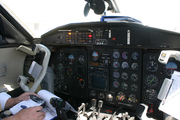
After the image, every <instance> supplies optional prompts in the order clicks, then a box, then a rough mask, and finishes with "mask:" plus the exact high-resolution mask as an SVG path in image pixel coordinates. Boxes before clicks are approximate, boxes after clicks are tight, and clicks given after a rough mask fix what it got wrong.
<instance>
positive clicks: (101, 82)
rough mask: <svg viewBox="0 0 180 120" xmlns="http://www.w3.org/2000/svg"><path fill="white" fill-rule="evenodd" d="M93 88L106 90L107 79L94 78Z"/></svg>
mask: <svg viewBox="0 0 180 120" xmlns="http://www.w3.org/2000/svg"><path fill="white" fill-rule="evenodd" d="M92 87H93V88H97V89H102V90H104V89H105V78H104V77H97V76H93V77H92Z"/></svg>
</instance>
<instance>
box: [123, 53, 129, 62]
mask: <svg viewBox="0 0 180 120" xmlns="http://www.w3.org/2000/svg"><path fill="white" fill-rule="evenodd" d="M127 54H128V52H123V53H122V58H123V59H124V60H127V59H128V56H127Z"/></svg>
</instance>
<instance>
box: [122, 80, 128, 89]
mask: <svg viewBox="0 0 180 120" xmlns="http://www.w3.org/2000/svg"><path fill="white" fill-rule="evenodd" d="M121 88H122V89H123V90H127V89H128V84H127V83H125V82H122V83H121Z"/></svg>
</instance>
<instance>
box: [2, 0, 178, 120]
mask: <svg viewBox="0 0 180 120" xmlns="http://www.w3.org/2000/svg"><path fill="white" fill-rule="evenodd" d="M20 1H21V0H20ZM68 1H70V0H68ZM3 2H4V3H3ZM21 2H23V1H21ZM121 2H122V3H123V1H121V0H119V1H118V0H85V1H84V4H83V11H81V12H82V14H83V16H85V17H87V18H88V16H90V18H91V17H92V16H91V12H93V14H98V15H100V17H99V18H98V21H93V22H92V21H88V22H87V21H86V22H71V23H68V20H69V19H68V20H66V22H67V24H63V25H59V26H56V27H54V28H51V29H50V30H47V31H46V32H44V30H42V31H43V32H44V33H43V34H41V35H40V36H39V37H37V38H34V37H32V36H31V35H32V34H31V33H30V32H29V31H30V30H28V29H25V28H24V27H26V26H23V25H21V24H19V23H20V22H21V21H18V20H17V19H15V18H16V17H17V16H13V14H10V13H12V12H13V11H8V9H7V6H6V4H7V5H8V2H7V3H6V2H5V1H4V0H2V3H1V5H0V11H1V14H0V47H1V48H0V55H1V60H0V83H1V85H0V92H9V91H15V90H16V89H17V88H18V89H19V88H21V89H22V91H26V92H29V91H30V92H35V93H38V91H41V90H42V89H45V90H47V91H48V92H47V93H43V94H44V95H45V94H47V95H48V94H49V95H52V96H55V97H59V98H61V99H63V100H65V101H66V102H68V103H66V105H70V106H71V107H72V108H73V110H71V111H70V112H69V111H66V118H67V120H140V119H142V120H149V119H152V120H174V119H175V118H173V117H174V116H173V117H171V115H169V113H165V112H163V111H161V110H159V106H160V105H162V104H161V102H162V101H163V100H161V99H159V98H160V97H162V96H161V95H162V94H163V98H164V97H167V96H166V95H164V92H165V91H166V92H169V91H168V89H169V88H167V86H169V87H171V85H170V84H168V80H170V79H171V77H172V75H173V73H174V71H176V72H177V74H178V72H179V71H180V58H179V56H178V55H179V50H180V42H179V40H180V33H179V32H177V31H171V30H166V29H162V28H156V27H151V26H148V25H144V24H143V22H142V21H140V20H139V19H135V18H133V17H129V16H126V15H123V16H121V15H119V14H118V15H114V14H111V15H109V11H110V12H115V13H120V12H121V9H120V8H119V3H121ZM131 2H132V1H131ZM141 2H142V1H141ZM23 3H24V2H23ZM45 3H46V2H45ZM60 3H63V2H62V1H61V2H60ZM133 3H134V2H133ZM165 3H166V2H165ZM49 4H51V2H50V3H49ZM152 4H153V3H152ZM79 5H80V3H79ZM121 5H122V4H121ZM44 7H45V6H44ZM56 7H57V6H56ZM66 7H67V9H70V8H68V6H66ZM76 7H77V6H76ZM162 8H163V7H162ZM24 9H25V8H24ZM32 9H33V7H32ZM129 9H130V8H129ZM14 10H15V9H14ZM39 11H41V10H39ZM71 11H73V10H71ZM141 11H143V10H141ZM14 12H15V11H14ZM41 12H42V11H41ZM46 12H47V11H46ZM64 12H66V11H64ZM20 13H21V12H20ZM60 13H61V12H60ZM21 14H22V13H21ZM51 14H52V13H51ZM51 14H49V13H48V15H47V16H46V17H48V18H47V19H50V18H51V16H53V15H51ZM76 14H78V13H76ZM56 15H57V16H61V17H63V14H62V15H61V14H56ZM39 16H40V14H39ZM68 17H69V18H70V19H72V20H73V19H74V21H75V20H76V19H75V17H74V18H73V17H71V16H68ZM37 18H38V17H37ZM77 18H78V17H77ZM92 18H93V17H92ZM92 18H91V19H92ZM34 19H35V18H34ZM43 19H45V18H43ZM51 19H53V18H51ZM171 19H172V18H171ZM24 20H25V19H24ZM59 20H60V18H58V20H57V21H59ZM81 20H82V19H81ZM52 21H53V20H52ZM54 21H56V20H54ZM62 21H63V20H62ZM157 21H158V20H157ZM27 23H28V22H27ZM31 24H32V23H30V22H29V24H27V25H29V26H31ZM44 24H46V22H44V23H43V22H42V23H41V24H40V23H36V22H34V23H33V26H34V28H35V30H36V31H37V30H38V29H39V28H40V27H42V29H43V28H44V29H46V28H45V27H44V26H45V25H44ZM54 24H55V23H54ZM59 24H60V23H59ZM50 25H52V23H50ZM178 28H180V26H176V29H177V30H178ZM38 34H39V33H38ZM37 36H38V35H37ZM165 60H166V62H164V61H165ZM32 65H33V67H32ZM29 71H30V72H29ZM34 71H35V72H34ZM17 79H18V80H17ZM167 84H168V85H167ZM8 85H10V86H11V87H12V88H13V89H15V90H9V89H7V87H5V86H8ZM49 92H50V93H49ZM160 93H162V94H160ZM18 94H19V93H18V92H13V93H12V92H11V95H12V96H14V97H15V96H16V95H18ZM166 94H167V93H166ZM45 96H46V95H45ZM0 99H1V98H0ZM58 102H59V101H58ZM54 104H55V103H53V105H54ZM63 104H65V103H63ZM54 106H55V107H56V104H55V105H54ZM54 106H53V107H54ZM71 107H70V108H71ZM81 109H82V110H81ZM56 111H57V109H56ZM72 111H73V112H72ZM74 111H76V112H74ZM63 112H64V111H62V114H63ZM60 114H61V113H60ZM58 116H59V113H58ZM60 116H61V115H60ZM177 116H178V115H177ZM61 117H62V116H61ZM63 117H64V116H63ZM63 117H62V118H61V119H63ZM169 117H170V118H169ZM56 119H58V120H61V119H59V118H56ZM177 119H178V118H177Z"/></svg>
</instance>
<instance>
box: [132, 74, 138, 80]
mask: <svg viewBox="0 0 180 120" xmlns="http://www.w3.org/2000/svg"><path fill="white" fill-rule="evenodd" d="M131 80H132V81H137V80H138V75H137V74H135V73H133V74H131Z"/></svg>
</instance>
